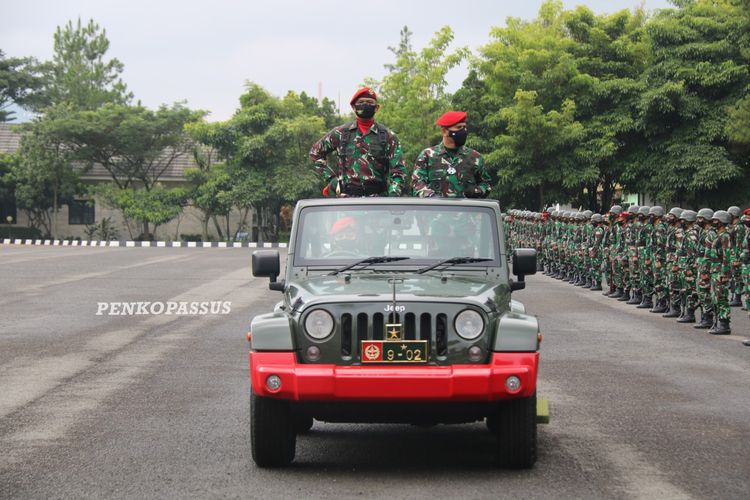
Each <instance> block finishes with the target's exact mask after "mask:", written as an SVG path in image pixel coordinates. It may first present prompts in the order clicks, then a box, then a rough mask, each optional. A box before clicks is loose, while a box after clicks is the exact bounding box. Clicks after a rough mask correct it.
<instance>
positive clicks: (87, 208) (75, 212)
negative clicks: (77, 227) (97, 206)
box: [68, 200, 95, 225]
mask: <svg viewBox="0 0 750 500" xmlns="http://www.w3.org/2000/svg"><path fill="white" fill-rule="evenodd" d="M94 219H95V216H94V200H73V201H71V202H70V203H68V224H71V225H73V224H93V223H94Z"/></svg>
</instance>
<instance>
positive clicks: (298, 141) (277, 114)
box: [189, 83, 333, 239]
mask: <svg viewBox="0 0 750 500" xmlns="http://www.w3.org/2000/svg"><path fill="white" fill-rule="evenodd" d="M332 109H333V108H332V103H330V101H324V102H323V103H317V101H314V100H312V99H311V98H309V97H308V96H306V95H305V94H299V95H298V94H296V93H294V92H289V93H288V94H287V95H286V96H284V97H283V98H281V99H279V98H276V97H274V96H272V95H271V94H269V93H268V92H267V91H266V90H265V89H263V88H262V87H260V86H259V85H256V84H253V83H248V84H247V90H246V92H245V93H244V94H243V95H242V96H241V97H240V108H239V109H238V110H237V112H236V113H235V114H234V116H233V117H232V118H231V119H230V120H228V121H227V122H223V123H218V124H199V125H195V126H192V128H190V129H189V130H190V132H191V134H192V135H193V137H194V138H195V139H196V140H197V141H199V142H200V143H202V144H204V145H206V146H209V147H210V148H212V149H213V150H215V151H216V152H217V153H218V156H219V158H220V159H221V160H222V161H223V162H224V163H225V165H224V166H221V167H216V168H211V169H203V170H204V171H203V172H201V173H198V172H191V174H190V175H191V180H192V182H193V184H194V185H195V189H196V191H194V193H195V196H196V198H194V202H195V203H196V206H198V204H200V206H199V208H201V207H202V208H201V209H202V210H204V213H209V212H211V213H213V211H214V210H215V208H212V207H210V206H209V205H208V203H207V202H208V201H209V198H214V199H215V200H214V201H219V202H220V203H221V204H222V209H225V208H226V206H227V204H229V205H231V206H233V207H235V208H237V209H239V210H240V211H241V212H243V211H244V213H245V214H246V213H247V211H248V210H249V209H250V208H253V209H254V210H255V211H256V213H258V214H259V218H260V223H259V225H260V227H261V229H262V231H263V232H264V233H265V234H264V236H265V237H266V238H270V239H275V238H276V237H277V230H278V226H279V211H280V210H281V206H282V205H283V204H285V203H291V202H295V201H296V200H298V199H300V198H303V197H309V196H311V195H312V194H313V193H314V192H315V190H316V187H317V180H316V179H315V177H314V175H313V173H312V171H311V169H310V168H309V165H308V163H309V160H308V153H309V151H310V145H311V144H312V143H314V142H315V141H316V140H318V139H319V138H320V137H321V136H322V135H323V134H324V133H325V131H326V129H327V127H328V123H331V122H333V117H332V114H331V113H332ZM200 193H212V194H211V195H210V196H209V197H207V198H205V199H204V198H202V197H201V195H200ZM201 200H204V201H205V202H204V201H201ZM240 229H244V227H241V228H240Z"/></svg>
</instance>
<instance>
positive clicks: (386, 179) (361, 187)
mask: <svg viewBox="0 0 750 500" xmlns="http://www.w3.org/2000/svg"><path fill="white" fill-rule="evenodd" d="M349 104H350V105H351V107H352V110H353V111H354V113H355V115H356V117H357V119H356V121H353V122H351V123H347V124H344V125H341V126H338V127H336V128H334V129H333V130H331V131H330V132H328V133H327V134H326V135H325V136H324V137H323V138H322V139H320V140H319V141H318V142H316V143H315V144H313V146H312V149H311V150H310V160H311V161H312V162H313V163H314V169H315V172H316V173H317V174H318V175H319V176H320V177H322V178H323V179H325V181H326V186H325V188H324V189H323V195H324V196H331V197H333V196H336V197H346V196H401V190H402V188H403V185H404V181H405V179H406V165H405V164H404V160H403V153H402V151H401V145H400V143H399V141H398V137H396V134H394V133H393V132H391V131H390V130H388V129H387V128H386V127H384V126H383V125H382V124H380V123H376V122H375V113H377V111H378V109H379V105H378V96H377V94H376V93H375V91H374V90H372V89H370V88H368V87H364V88H361V89H359V90H358V91H357V92H356V93H355V94H354V96H352V100H351V102H350V103H349ZM334 151H335V152H336V154H337V156H338V165H337V167H336V168H335V169H332V168H331V167H329V166H328V162H327V157H328V155H329V154H330V153H332V152H334Z"/></svg>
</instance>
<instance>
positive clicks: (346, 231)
mask: <svg viewBox="0 0 750 500" xmlns="http://www.w3.org/2000/svg"><path fill="white" fill-rule="evenodd" d="M330 236H331V253H336V252H342V253H347V254H351V255H358V254H359V251H358V250H359V248H358V245H357V221H356V220H354V217H351V216H346V217H342V218H340V219H338V220H337V221H336V222H334V223H333V225H332V226H331V230H330Z"/></svg>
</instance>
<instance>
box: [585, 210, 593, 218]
mask: <svg viewBox="0 0 750 500" xmlns="http://www.w3.org/2000/svg"><path fill="white" fill-rule="evenodd" d="M592 215H594V212H592V211H591V210H584V211H583V216H584V217H586V218H587V219H590V218H591V216H592Z"/></svg>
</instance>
